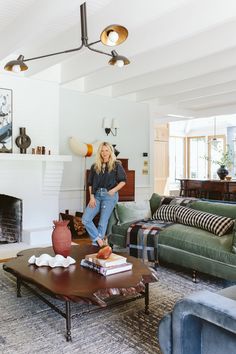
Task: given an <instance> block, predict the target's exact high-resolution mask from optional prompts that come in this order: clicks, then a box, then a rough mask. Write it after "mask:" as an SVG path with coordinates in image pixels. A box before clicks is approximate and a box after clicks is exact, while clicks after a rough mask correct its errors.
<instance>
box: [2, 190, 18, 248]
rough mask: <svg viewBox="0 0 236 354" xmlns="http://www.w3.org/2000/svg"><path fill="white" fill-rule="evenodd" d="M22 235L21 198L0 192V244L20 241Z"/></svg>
mask: <svg viewBox="0 0 236 354" xmlns="http://www.w3.org/2000/svg"><path fill="white" fill-rule="evenodd" d="M21 237H22V200H21V199H18V198H15V197H12V196H10V195H5V194H0V244H1V243H13V242H20V241H21Z"/></svg>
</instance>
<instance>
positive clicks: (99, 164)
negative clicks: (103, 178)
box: [94, 142, 116, 173]
mask: <svg viewBox="0 0 236 354" xmlns="http://www.w3.org/2000/svg"><path fill="white" fill-rule="evenodd" d="M103 146H106V147H107V148H108V149H109V151H110V157H109V160H108V162H107V167H108V172H111V171H112V170H113V169H114V168H115V162H116V155H115V153H114V149H113V146H112V145H111V144H109V143H107V142H103V143H101V144H100V145H99V147H98V151H97V153H96V157H95V164H94V168H95V171H96V172H97V173H100V172H101V171H102V164H103V159H102V156H101V152H102V148H103Z"/></svg>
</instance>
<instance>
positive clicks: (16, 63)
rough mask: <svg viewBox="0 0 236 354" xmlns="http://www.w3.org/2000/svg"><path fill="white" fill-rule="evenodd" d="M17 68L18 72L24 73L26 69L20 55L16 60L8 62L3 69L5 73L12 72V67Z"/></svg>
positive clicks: (22, 57)
mask: <svg viewBox="0 0 236 354" xmlns="http://www.w3.org/2000/svg"><path fill="white" fill-rule="evenodd" d="M15 66H19V68H20V70H19V71H25V70H27V69H28V66H27V65H26V64H25V63H24V56H23V55H20V56H19V57H18V58H17V59H16V60H11V61H9V62H8V63H7V64H6V65H5V66H4V69H5V70H7V71H13V70H12V69H13V67H15Z"/></svg>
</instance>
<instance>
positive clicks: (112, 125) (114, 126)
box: [111, 118, 120, 129]
mask: <svg viewBox="0 0 236 354" xmlns="http://www.w3.org/2000/svg"><path fill="white" fill-rule="evenodd" d="M119 127H120V125H119V122H118V119H116V118H113V119H112V124H111V128H112V129H117V128H119Z"/></svg>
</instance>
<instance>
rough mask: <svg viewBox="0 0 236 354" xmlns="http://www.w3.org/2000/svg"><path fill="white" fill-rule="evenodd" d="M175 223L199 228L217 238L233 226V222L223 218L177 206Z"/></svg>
mask: <svg viewBox="0 0 236 354" xmlns="http://www.w3.org/2000/svg"><path fill="white" fill-rule="evenodd" d="M175 212H176V216H177V221H178V222H181V223H182V224H185V225H190V226H195V227H199V228H201V229H204V230H207V231H210V232H212V233H214V234H215V235H217V236H223V235H224V234H226V233H227V232H228V231H229V230H230V229H232V228H233V226H234V220H233V219H231V218H227V217H225V216H218V215H214V214H211V213H204V212H201V211H197V210H193V209H190V208H186V207H181V206H179V207H178V208H177V209H176V210H175Z"/></svg>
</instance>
